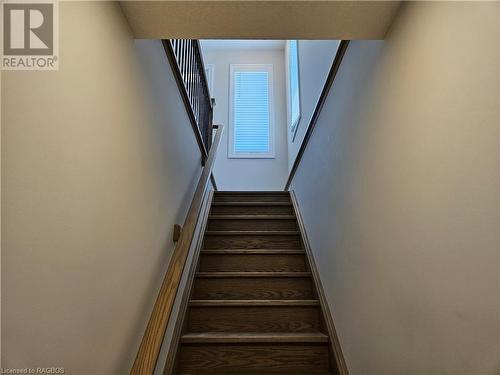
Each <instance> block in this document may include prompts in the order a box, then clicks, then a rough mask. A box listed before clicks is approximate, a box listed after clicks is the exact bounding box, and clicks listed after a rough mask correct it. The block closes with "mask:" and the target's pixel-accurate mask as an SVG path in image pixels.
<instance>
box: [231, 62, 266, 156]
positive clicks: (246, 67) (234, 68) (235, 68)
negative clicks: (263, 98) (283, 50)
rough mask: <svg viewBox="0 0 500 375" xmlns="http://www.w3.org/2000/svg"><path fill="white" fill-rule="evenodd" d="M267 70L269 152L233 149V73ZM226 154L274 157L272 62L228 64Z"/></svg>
mask: <svg viewBox="0 0 500 375" xmlns="http://www.w3.org/2000/svg"><path fill="white" fill-rule="evenodd" d="M241 71H244V72H262V71H267V73H268V74H269V76H268V79H269V80H268V85H269V88H268V90H269V152H265V153H264V152H245V153H243V152H235V151H234V73H235V72H241ZM227 138H228V145H227V156H228V158H230V159H274V158H275V157H276V155H275V121H274V66H273V64H230V65H229V126H228V137H227Z"/></svg>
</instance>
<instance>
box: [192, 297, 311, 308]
mask: <svg viewBox="0 0 500 375" xmlns="http://www.w3.org/2000/svg"><path fill="white" fill-rule="evenodd" d="M189 305H190V306H198V307H200V306H204V307H215V306H222V307H227V306H319V301H318V300H314V299H312V300H307V299H302V300H301V299H296V300H262V299H261V300H257V299H256V300H220V299H215V300H213V299H212V300H191V301H189Z"/></svg>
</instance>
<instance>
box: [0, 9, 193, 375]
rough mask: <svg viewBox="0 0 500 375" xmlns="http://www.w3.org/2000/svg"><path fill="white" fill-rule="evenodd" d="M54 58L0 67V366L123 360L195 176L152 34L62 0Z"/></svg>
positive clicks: (125, 363)
mask: <svg viewBox="0 0 500 375" xmlns="http://www.w3.org/2000/svg"><path fill="white" fill-rule="evenodd" d="M60 31H61V33H60V70H59V71H53V72H40V71H34V72H28V71H22V72H13V71H12V72H6V71H3V72H2V73H1V74H2V350H3V353H2V354H3V355H2V366H3V367H7V368H25V367H39V366H44V367H52V366H54V367H64V368H65V371H66V373H67V374H72V375H88V374H96V375H99V374H102V375H109V374H117V375H122V374H126V373H128V372H129V371H130V367H131V365H132V362H133V359H134V357H135V354H136V353H137V349H138V346H139V342H140V340H141V338H142V335H143V333H144V329H145V326H146V323H147V319H148V318H149V314H150V312H151V309H152V306H153V303H154V300H155V298H156V296H157V293H158V290H159V287H160V283H161V280H162V278H163V275H164V273H165V271H166V268H167V265H168V261H169V258H170V255H171V253H172V250H173V246H174V244H173V242H172V239H171V238H172V227H173V224H174V223H181V224H182V223H183V221H184V218H185V215H186V212H187V209H188V205H189V203H190V201H191V198H192V195H193V193H194V189H195V187H196V183H197V181H198V178H199V175H200V172H201V166H200V151H199V149H198V146H197V143H196V140H195V137H194V134H193V130H192V128H191V126H190V124H189V121H188V118H187V115H186V114H185V109H184V106H183V103H182V100H181V97H180V96H179V93H178V90H177V86H176V84H175V80H174V77H173V75H172V72H171V70H170V67H169V64H168V61H167V59H166V56H165V53H164V51H163V48H162V46H161V43H160V42H159V41H134V39H133V37H132V35H131V34H130V31H129V29H128V26H127V23H126V21H125V19H124V17H123V15H122V13H121V10H120V7H119V5H118V4H116V3H112V2H61V4H60Z"/></svg>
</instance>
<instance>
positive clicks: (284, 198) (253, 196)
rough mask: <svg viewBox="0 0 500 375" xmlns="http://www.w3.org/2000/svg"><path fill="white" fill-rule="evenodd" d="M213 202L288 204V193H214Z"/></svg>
mask: <svg viewBox="0 0 500 375" xmlns="http://www.w3.org/2000/svg"><path fill="white" fill-rule="evenodd" d="M213 201H214V202H235V201H236V202H290V194H289V193H288V192H268V193H262V192H216V193H215V194H214V200H213Z"/></svg>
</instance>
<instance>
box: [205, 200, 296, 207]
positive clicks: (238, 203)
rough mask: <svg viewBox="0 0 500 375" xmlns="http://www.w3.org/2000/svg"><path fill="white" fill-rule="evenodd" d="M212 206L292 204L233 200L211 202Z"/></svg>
mask: <svg viewBox="0 0 500 375" xmlns="http://www.w3.org/2000/svg"><path fill="white" fill-rule="evenodd" d="M212 206H248V207H252V206H264V207H271V206H292V204H291V203H290V202H245V201H233V202H212Z"/></svg>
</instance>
